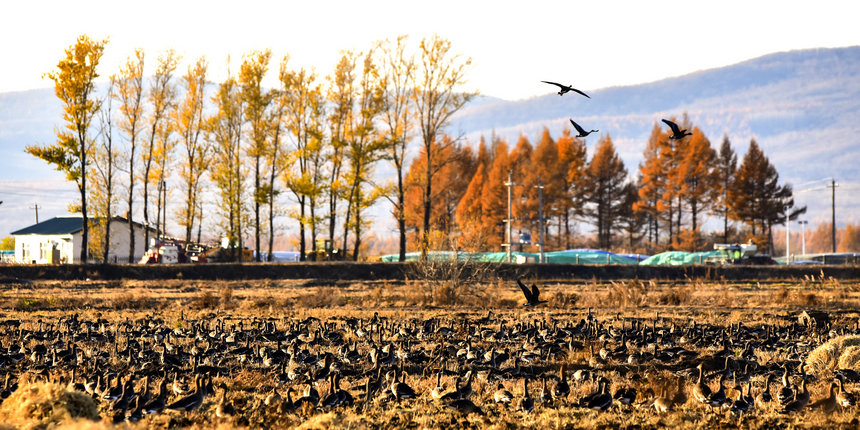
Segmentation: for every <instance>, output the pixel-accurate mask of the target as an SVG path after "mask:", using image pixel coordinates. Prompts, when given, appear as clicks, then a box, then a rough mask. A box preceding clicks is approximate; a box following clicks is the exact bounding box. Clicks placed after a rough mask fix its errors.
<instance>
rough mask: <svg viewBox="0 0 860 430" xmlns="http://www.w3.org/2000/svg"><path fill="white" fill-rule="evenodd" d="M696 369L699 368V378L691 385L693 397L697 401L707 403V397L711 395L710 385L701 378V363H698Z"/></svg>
mask: <svg viewBox="0 0 860 430" xmlns="http://www.w3.org/2000/svg"><path fill="white" fill-rule="evenodd" d="M697 369H698V370H699V379H698V380H697V381H696V385H694V386H693V398H694V399H696V401H698V402H699V403H708V398H709V397H711V387H709V386H708V384H706V383H705V381H704V380H703V379H702V373H703V369H702V363H699V366H698V367H697Z"/></svg>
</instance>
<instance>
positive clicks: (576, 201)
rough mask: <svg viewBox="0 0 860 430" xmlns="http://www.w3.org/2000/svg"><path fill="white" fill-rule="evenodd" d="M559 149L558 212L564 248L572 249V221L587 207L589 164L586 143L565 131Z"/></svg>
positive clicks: (560, 139) (557, 143)
mask: <svg viewBox="0 0 860 430" xmlns="http://www.w3.org/2000/svg"><path fill="white" fill-rule="evenodd" d="M556 146H557V147H558V160H559V163H558V166H557V168H558V172H557V175H558V176H559V177H560V178H561V179H560V186H561V187H562V197H561V198H560V204H559V207H558V211H559V213H560V215H561V218H562V220H561V223H562V224H564V238H565V239H564V241H565V242H564V248H565V249H570V247H571V242H570V220H571V219H572V217H574V216H579V215H581V214H582V213H583V208H584V206H585V203H584V202H585V188H584V187H583V186H582V185H583V184H584V181H585V166H586V164H587V162H588V156H587V151H586V148H585V141H584V140H582V139H579V138H576V137H573V136H571V135H570V129H567V128H566V129H565V130H564V131H563V132H562V136H561V137H560V138H558V141H557V142H556Z"/></svg>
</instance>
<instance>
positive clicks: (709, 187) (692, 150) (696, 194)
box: [678, 127, 717, 235]
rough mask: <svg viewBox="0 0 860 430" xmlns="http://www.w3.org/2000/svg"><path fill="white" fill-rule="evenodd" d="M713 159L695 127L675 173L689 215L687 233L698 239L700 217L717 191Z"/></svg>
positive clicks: (707, 141) (705, 142)
mask: <svg viewBox="0 0 860 430" xmlns="http://www.w3.org/2000/svg"><path fill="white" fill-rule="evenodd" d="M716 158H717V154H716V151H714V149H713V148H711V142H710V141H709V140H708V138H707V137H705V134H704V133H702V131H701V130H699V128H698V127H694V128H693V135H692V136H690V138H689V140H688V141H687V144H686V150H685V151H684V153H683V158H682V159H681V164H680V166H679V169H678V175H679V177H680V179H681V180H680V181H679V182H680V186H681V188H680V193H681V198H682V199H683V200H684V202H685V203H686V205H687V209H688V210H689V211H690V221H691V229H690V231H691V232H692V234H693V235H698V230H699V225H698V215H699V213H700V212H704V211H706V210H709V209H710V208H711V207H712V206H713V204H714V200H715V197H716V195H717V193H716V192H715V191H714V190H715V189H716V188H717V183H716V181H717V177H716V173H715V167H716V166H715V160H716Z"/></svg>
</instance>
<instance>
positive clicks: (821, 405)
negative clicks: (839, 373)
mask: <svg viewBox="0 0 860 430" xmlns="http://www.w3.org/2000/svg"><path fill="white" fill-rule="evenodd" d="M838 388H839V384H838V383H837V382H836V381H833V382H832V383H831V384H830V396H828V397H825V398H823V399H821V400H818V401H816V402H815V403H813V404H811V405H809V407H810V408H812V409H821V410H822V411H823V412H824V413H826V414H830V413H833V411H835V410H836V407H837V406H839V403H838V401H837V400H836V390H837V389H838Z"/></svg>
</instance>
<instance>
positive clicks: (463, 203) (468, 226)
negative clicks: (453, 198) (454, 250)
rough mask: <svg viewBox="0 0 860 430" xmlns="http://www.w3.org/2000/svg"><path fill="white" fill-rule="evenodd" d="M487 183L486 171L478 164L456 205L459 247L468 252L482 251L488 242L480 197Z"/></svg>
mask: <svg viewBox="0 0 860 430" xmlns="http://www.w3.org/2000/svg"><path fill="white" fill-rule="evenodd" d="M486 182H487V171H486V168H485V167H484V165H483V164H481V163H478V170H476V171H475V174H474V175H472V179H471V180H470V181H469V186H468V187H467V188H466V193H465V194H464V195H463V198H462V199H460V202H459V203H458V204H457V226H458V228H459V229H460V233H461V237H460V246H462V247H463V248H464V249H466V250H468V251H484V250H485V249H486V246H487V243H488V242H489V239H490V237H489V234H491V232H492V230H490V231H487V230H486V229H485V228H484V223H483V221H484V211H483V207H482V205H481V197H482V194H483V189H484V185H485V184H486Z"/></svg>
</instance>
